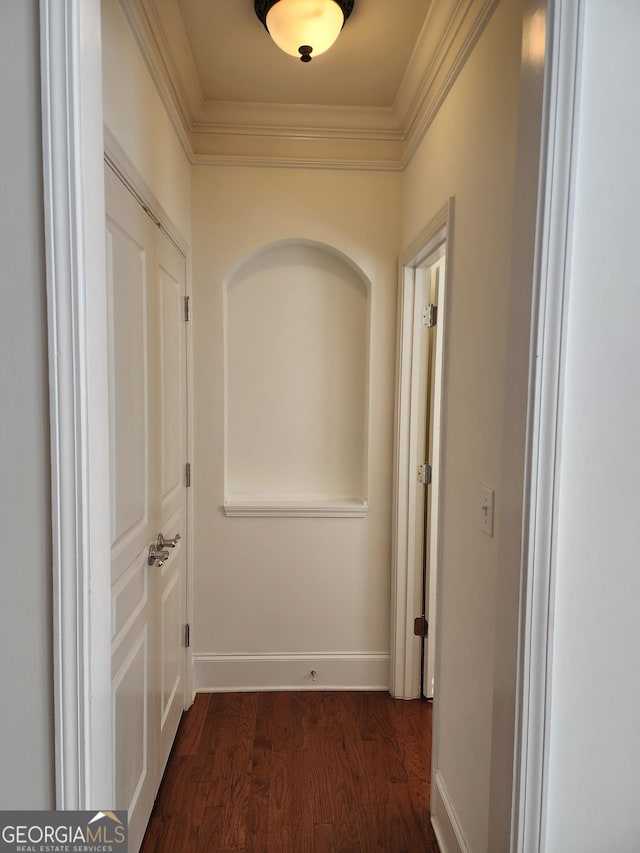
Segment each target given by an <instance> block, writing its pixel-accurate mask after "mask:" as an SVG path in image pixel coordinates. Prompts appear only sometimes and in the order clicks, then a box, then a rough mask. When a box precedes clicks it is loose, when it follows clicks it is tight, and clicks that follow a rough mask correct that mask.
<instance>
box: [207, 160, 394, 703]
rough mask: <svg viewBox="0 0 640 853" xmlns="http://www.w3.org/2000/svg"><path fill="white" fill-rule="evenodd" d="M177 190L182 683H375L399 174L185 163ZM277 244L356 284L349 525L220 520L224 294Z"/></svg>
mask: <svg viewBox="0 0 640 853" xmlns="http://www.w3.org/2000/svg"><path fill="white" fill-rule="evenodd" d="M192 193H193V302H194V321H193V330H194V365H195V368H194V381H195V393H194V411H195V448H194V470H193V488H194V505H195V541H194V572H195V588H194V604H195V618H194V626H193V629H194V630H193V642H194V652H195V655H196V686H200V687H204V688H209V689H211V688H216V687H218V688H219V687H224V686H233V684H235V683H239V684H243V685H244V686H247V687H248V686H260V685H263V686H282V685H291V686H294V687H306V686H311V681H310V680H309V679H307V678H306V677H305V676H306V674H307V673H308V671H309V670H310V669H311V668H314V669H316V670H317V672H318V677H317V682H316V685H315V686H318V687H320V686H322V685H323V684H332V683H336V684H337V683H344V684H345V686H358V685H363V684H376V685H378V686H386V684H387V683H388V651H389V608H390V605H389V594H390V548H391V543H390V540H391V479H392V470H391V465H392V442H393V391H394V358H395V322H396V319H395V318H396V285H397V256H398V244H399V234H398V224H399V218H400V177H399V176H398V175H397V174H368V173H365V172H347V171H313V170H308V171H306V170H298V169H296V170H289V169H278V168H273V169H263V168H255V169H251V168H232V167H206V166H196V167H194V169H193V188H192ZM288 239H301V240H310V241H318V242H319V243H323V244H325V245H327V246H330V247H332V248H333V249H334V250H337V251H338V252H340V253H342V254H343V255H344V256H346V257H347V258H349V259H350V260H351V261H352V262H353V263H354V264H356V265H357V267H359V268H360V270H361V271H362V273H363V274H364V276H365V277H366V278H368V279H369V281H370V282H371V347H370V353H371V361H370V380H371V387H370V399H369V436H368V439H369V477H368V498H369V514H368V516H367V518H364V519H363V518H337V519H331V518H311V519H305V518H277V519H273V518H248V519H247V518H227V517H225V515H224V513H223V511H222V504H223V498H224V493H223V489H224V462H225V460H224V406H225V400H224V364H223V360H224V346H223V340H224V336H223V288H224V283H225V280H227V279H228V277H229V276H230V275H231V274H232V272H233V271H234V269H235V268H236V267H237V265H238V264H240V263H241V262H242V261H243V259H246V258H248V257H249V256H250V255H251V254H252V253H253V252H255V251H256V250H258V249H260V248H262V247H264V246H266V245H268V244H270V243H273V242H276V241H280V240H288ZM318 321H319V318H318V317H317V316H314V315H313V312H310V313H309V316H308V318H307V322H309V323H310V324H313V323H317V322H318ZM300 403H301V405H304V400H301V401H300ZM263 655H267V656H271V657H273V656H276V658H275V659H270V660H265V659H264V658H263V657H261V656H263ZM305 655H306V656H307V657H304V656H305ZM219 656H222V658H220V657H219ZM225 656H227V657H228V656H231V660H229V659H227V657H225ZM233 656H240V658H241V659H240V660H238V659H237V658H236V657H233ZM243 656H244V657H243ZM247 656H248V657H247ZM255 656H258V658H259V659H258V660H257V661H255V660H253V658H254V657H255ZM278 656H279V657H278ZM297 656H303V658H299V657H297ZM335 656H338V657H337V658H336V657H335ZM239 673H245V674H246V677H245V676H242V675H239ZM234 679H237V681H234Z"/></svg>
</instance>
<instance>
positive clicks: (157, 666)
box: [105, 166, 186, 851]
mask: <svg viewBox="0 0 640 853" xmlns="http://www.w3.org/2000/svg"><path fill="white" fill-rule="evenodd" d="M105 190H106V208H107V217H106V244H107V283H108V299H109V305H108V321H109V392H110V436H111V447H110V466H111V570H112V579H111V583H112V600H111V612H112V720H113V727H114V763H115V767H114V779H115V792H114V793H115V803H116V808H118V809H127V811H128V813H129V842H130V849H131V850H132V851H136V850H137V849H138V847H139V845H140V843H141V840H142V837H143V835H144V830H145V828H146V825H147V822H148V819H149V815H150V813H151V809H152V806H153V802H154V799H155V795H156V793H157V790H158V786H159V783H160V779H161V776H162V772H163V770H164V765H165V762H166V759H167V756H168V754H169V750H170V749H171V744H172V742H173V738H174V736H175V732H176V728H177V725H178V722H179V719H180V715H181V713H182V710H183V707H184V677H185V649H184V624H185V598H186V591H185V586H186V571H185V550H186V548H185V531H186V526H185V521H186V509H185V507H186V500H185V488H184V477H183V471H184V464H185V460H186V392H185V387H186V371H185V330H184V309H183V305H184V301H183V300H184V290H185V260H184V257H183V256H182V255H181V254H180V252H178V251H177V249H176V248H175V247H174V246H173V244H172V243H171V242H170V241H169V240H168V239H167V237H166V236H165V235H164V234H163V233H162V232H161V230H160V229H159V228H158V227H157V226H156V224H155V223H154V222H152V220H151V219H150V218H149V216H148V215H147V214H146V213H145V211H144V210H143V208H142V207H141V206H140V205H139V204H138V202H137V201H136V200H135V198H134V197H133V195H131V193H130V192H129V191H128V190H127V189H126V187H125V186H124V185H123V183H122V182H121V181H120V179H119V178H118V177H117V176H116V175H115V174H114V173H113V171H112V170H111V169H110V168H109V167H108V166H107V167H106V168H105ZM159 535H163V536H164V538H165V539H166V540H169V541H168V542H167V544H166V545H164V544H163V543H158V537H159ZM178 536H179V537H180V538H178ZM150 546H152V547H153V550H154V551H158V553H159V556H158V557H156V558H154V559H150Z"/></svg>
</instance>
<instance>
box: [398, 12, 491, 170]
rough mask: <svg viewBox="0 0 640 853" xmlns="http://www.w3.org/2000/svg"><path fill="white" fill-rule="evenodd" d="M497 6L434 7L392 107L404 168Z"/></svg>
mask: <svg viewBox="0 0 640 853" xmlns="http://www.w3.org/2000/svg"><path fill="white" fill-rule="evenodd" d="M499 2H500V0H441V2H434V3H433V4H432V5H431V7H430V9H429V14H428V15H427V19H426V21H425V24H424V27H423V30H422V32H421V34H420V37H419V38H418V41H417V43H416V48H415V50H414V52H413V55H412V57H411V59H410V60H409V64H408V66H407V71H406V73H405V76H404V79H403V80H402V83H401V84H400V88H399V89H398V95H397V97H396V101H395V104H394V109H395V112H396V115H397V116H398V121H399V124H400V126H401V127H402V128H403V132H404V136H405V139H406V147H405V151H404V156H403V165H406V164H407V163H408V162H409V161H410V160H411V157H412V156H413V154H414V153H415V151H416V148H417V147H418V145H419V144H420V142H421V141H422V139H423V137H424V135H425V133H426V132H427V130H428V129H429V127H430V125H431V123H432V122H433V120H434V118H435V117H436V115H437V114H438V111H439V109H440V107H441V106H442V104H443V102H444V100H445V98H446V96H447V95H448V93H449V91H450V90H451V87H452V86H453V84H454V83H455V81H456V79H457V77H458V74H459V73H460V71H461V70H462V68H463V67H464V65H465V63H466V61H467V59H468V58H469V55H470V54H471V51H472V50H473V48H474V47H475V45H476V43H477V42H478V39H479V38H480V36H481V35H482V33H483V31H484V28H485V27H486V25H487V24H488V23H489V20H490V18H491V15H492V14H493V12H494V11H495V9H496V8H497V6H498V3H499Z"/></svg>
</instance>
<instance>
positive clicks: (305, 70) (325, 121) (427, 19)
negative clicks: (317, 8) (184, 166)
mask: <svg viewBox="0 0 640 853" xmlns="http://www.w3.org/2000/svg"><path fill="white" fill-rule="evenodd" d="M498 2H499V0H356V2H355V6H354V11H353V13H352V14H351V16H350V17H349V19H348V20H347V22H346V24H345V26H344V29H343V31H342V33H341V34H340V37H339V38H338V41H337V42H336V44H335V45H334V46H333V47H332V48H331V49H330V50H329V51H328V52H327V53H326V54H323V55H322V56H318V57H316V59H315V60H313V61H312V62H310V63H308V64H306V65H305V64H303V63H301V62H299V61H297V60H296V59H295V58H294V57H290V56H288V55H286V54H284V53H282V51H280V50H279V49H278V48H277V47H276V45H275V44H274V43H273V42H272V40H271V39H270V37H269V35H268V34H267V32H266V30H265V29H264V27H263V26H262V24H261V23H260V21H259V20H258V18H257V17H256V15H255V12H254V9H253V0H120V4H121V6H122V8H123V10H124V12H125V15H126V16H127V18H128V20H129V23H130V25H131V29H132V31H133V33H134V35H135V37H136V39H137V41H138V43H139V45H140V48H141V50H142V53H143V56H144V57H145V59H146V61H147V64H148V66H149V68H150V71H151V73H152V76H153V78H154V79H155V81H156V84H157V86H158V90H159V92H160V94H161V96H162V98H163V100H164V102H165V105H166V106H167V109H168V111H169V114H170V116H171V118H172V119H173V122H174V126H175V127H176V130H177V132H178V135H179V137H180V139H181V141H182V143H183V146H184V148H185V151H186V152H187V154H188V156H189V158H190V159H191V161H192V162H220V163H248V164H254V165H259V164H265V165H268V164H270V163H274V162H275V163H277V164H279V165H294V166H297V165H306V166H310V167H315V166H318V167H322V166H328V165H331V166H332V167H338V168H367V169H389V170H397V169H401V168H403V167H404V165H405V164H406V162H407V159H408V157H409V156H410V155H411V153H412V150H414V149H415V146H416V145H417V143H418V142H419V139H420V138H421V136H422V134H423V133H424V131H425V129H426V127H428V125H429V123H430V122H431V121H432V120H433V117H434V116H435V114H436V113H437V110H438V109H439V107H440V105H441V103H442V101H443V100H444V98H445V97H446V93H447V92H448V90H449V88H450V87H451V85H452V83H453V81H454V80H455V78H456V76H457V74H458V72H459V70H460V68H462V66H463V65H464V62H465V61H466V58H467V56H468V55H469V53H470V51H471V49H472V48H473V45H474V44H475V42H476V41H477V38H478V37H479V35H480V33H481V32H482V29H483V28H484V26H485V24H486V22H487V21H488V20H489V17H490V15H491V13H492V11H493V9H494V8H495V7H496V5H497V4H498Z"/></svg>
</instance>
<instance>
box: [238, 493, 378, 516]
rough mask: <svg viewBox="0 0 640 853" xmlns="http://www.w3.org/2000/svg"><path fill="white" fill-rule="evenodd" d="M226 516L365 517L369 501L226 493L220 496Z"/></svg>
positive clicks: (342, 497)
mask: <svg viewBox="0 0 640 853" xmlns="http://www.w3.org/2000/svg"><path fill="white" fill-rule="evenodd" d="M223 508H224V512H225V515H226V516H228V517H229V518H237V517H244V518H247V517H256V518H257V517H263V518H365V517H366V515H367V512H368V510H369V504H368V503H367V501H366V499H365V498H362V497H344V496H338V495H336V496H326V497H325V496H320V497H295V496H289V495H247V494H242V495H240V494H237V495H236V494H230V495H227V497H225V499H224V505H223Z"/></svg>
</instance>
